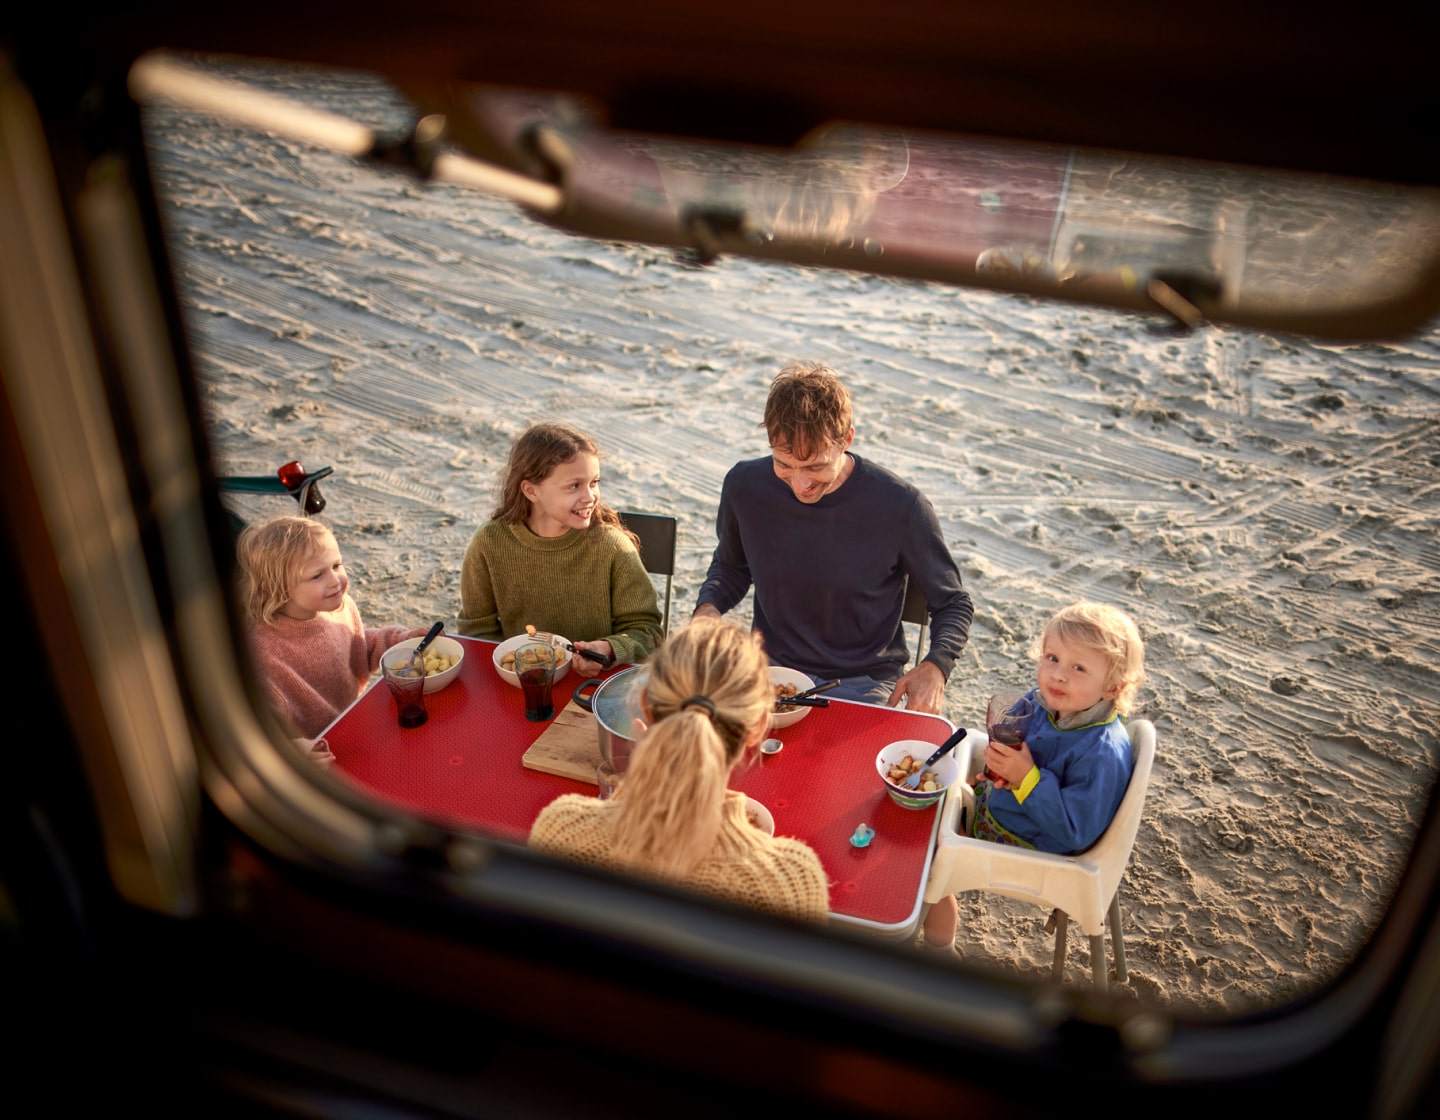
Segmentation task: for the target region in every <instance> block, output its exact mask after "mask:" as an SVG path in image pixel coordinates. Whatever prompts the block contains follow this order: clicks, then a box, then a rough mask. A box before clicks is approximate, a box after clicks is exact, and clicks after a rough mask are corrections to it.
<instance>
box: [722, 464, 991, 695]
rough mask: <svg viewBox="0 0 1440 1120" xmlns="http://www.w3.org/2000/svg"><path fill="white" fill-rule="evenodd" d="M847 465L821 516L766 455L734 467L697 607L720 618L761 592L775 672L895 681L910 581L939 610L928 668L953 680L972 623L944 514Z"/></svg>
mask: <svg viewBox="0 0 1440 1120" xmlns="http://www.w3.org/2000/svg"><path fill="white" fill-rule="evenodd" d="M850 455H851V458H853V459H854V460H855V467H854V470H853V471H852V472H851V474H850V477H849V478H848V479H846V480H845V483H844V485H842V486H841V487H840V489H838V490H836V491H834V492H833V493H830V494H826V495H825V496H824V497H823V498H821V499H820V500H819V501H818V502H815V503H814V504H813V505H807V504H806V503H804V502H802V501H800V500H799V499H797V498H796V497H795V495H794V494H792V493H791V492H790V487H788V486H787V485H786V484H785V483H783V482H781V481H780V479H778V478H777V477H776V476H775V471H774V468H773V466H772V465H771V460H770V457H769V456H768V455H767V456H766V457H765V458H763V459H749V460H746V461H745V462H742V463H736V464H735V466H733V467H731V468H730V473H729V474H727V475H726V476H725V485H724V487H723V489H722V490H721V492H720V512H719V513H718V514H717V515H716V519H715V532H716V535H717V536H718V537H719V544H718V545H717V546H716V549H715V557H714V559H713V560H711V562H710V571H709V573H708V574H707V576H706V579H705V583H704V585H703V586H702V587H701V588H700V595H699V603H701V604H704V603H710V604H712V605H713V606H714V607H715V608H716V609H717V610H719V611H720V612H721V613H722V614H723V613H724V612H725V611H728V610H729V609H730V608H731V607H733V606H735V604H737V603H738V602H740V600H741V599H743V598H744V597H745V592H746V591H748V590H749V588H750V585H751V584H752V583H753V584H754V585H755V627H756V629H758V630H759V631H760V633H761V634H762V635H764V638H765V649H766V652H767V653H768V654H769V656H770V660H771V662H772V663H774V664H776V665H786V666H789V667H790V668H792V669H799V670H800V671H801V672H804V673H809V674H810V675H811V676H812V677H817V678H820V679H828V678H830V677H852V676H862V675H863V676H870V677H875V678H876V679H877V680H885V681H894V680H895V679H896V678H898V677H899V676H900V674H901V673H902V672H903V671H904V667H905V660H906V653H905V637H904V631H903V630H902V628H901V626H900V611H901V608H902V607H903V606H904V595H905V577H906V575H907V573H908V574H909V576H910V578H911V579H913V580H915V581H916V582H917V583H918V584H919V586H920V588H921V590H923V591H924V593H925V601H926V603H927V604H928V605H929V607H930V619H931V624H930V625H931V629H930V649H929V651H928V652H927V653H926V655H925V660H927V661H930V662H933V663H934V664H935V666H936V667H937V668H938V669H939V670H940V672H941V674H942V675H943V676H945V677H949V675H950V668H951V666H952V665H953V664H954V661H955V657H956V656H957V655H958V654H959V652H960V650H961V649H963V648H964V646H965V639H966V637H967V636H968V635H969V633H970V618H971V615H972V614H973V613H974V612H973V607H972V606H971V603H970V596H969V595H968V594H966V592H965V589H964V588H963V587H961V585H960V572H959V570H958V569H957V568H956V567H955V561H954V560H953V559H951V557H950V552H949V550H948V549H947V548H946V547H945V540H944V538H943V537H942V536H941V534H940V525H939V522H937V521H936V520H935V511H934V510H933V509H932V508H931V506H930V503H929V502H928V501H926V500H925V498H924V496H923V495H922V494H921V493H920V491H918V490H916V489H915V487H913V486H911V485H910V484H909V483H907V482H903V481H901V479H899V478H897V477H896V476H895V475H893V474H891V473H890V472H889V471H887V470H885V469H884V468H883V467H877V466H875V465H874V464H872V463H867V462H866V461H865V460H864V459H862V458H861V457H860V456H859V455H856V454H854V452H851V453H850Z"/></svg>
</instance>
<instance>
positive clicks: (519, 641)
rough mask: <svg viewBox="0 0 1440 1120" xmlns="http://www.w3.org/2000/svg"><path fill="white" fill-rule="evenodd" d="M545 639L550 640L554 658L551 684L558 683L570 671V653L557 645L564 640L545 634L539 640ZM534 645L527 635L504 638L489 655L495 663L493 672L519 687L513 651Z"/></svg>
mask: <svg viewBox="0 0 1440 1120" xmlns="http://www.w3.org/2000/svg"><path fill="white" fill-rule="evenodd" d="M545 638H549V639H551V641H552V643H553V644H552V645H551V647H550V648H551V650H552V656H553V657H554V658H555V676H554V677H553V678H552V683H553V681H558V680H559V679H560V678H561V677H563V676H564V675H565V674H566V673H568V672H569V671H570V651H569V650H567V649H565V648H564V647H563V646H561V645H559V644H558V643H559V642H563V641H564V640H565V639H564V638H560V637H558V636H557V635H554V634H547V635H544V637H542V638H541V641H542V643H543V642H544V640H545ZM534 643H535V639H534V638H532V637H531V636H530V635H529V634H516V635H515V636H514V637H513V638H506V639H505V640H504V641H503V642H501V643H500V644H499V645H498V646H496V647H495V652H494V653H493V654H492V655H491V660H493V661H494V662H495V671H496V672H497V673H499V674H500V676H501V677H502V678H503V679H504V680H505V681H506V682H507V683H509V684H512V685H514V686H515V687H516V688H519V687H520V678H519V677H518V676H516V675H515V651H516V650H518V649H519V648H520V647H521V646H523V645H526V644H530V645H534Z"/></svg>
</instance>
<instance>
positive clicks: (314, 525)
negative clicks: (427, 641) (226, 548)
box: [237, 517, 425, 738]
mask: <svg viewBox="0 0 1440 1120" xmlns="http://www.w3.org/2000/svg"><path fill="white" fill-rule="evenodd" d="M237 548H238V551H239V560H240V577H241V587H242V594H243V596H244V604H245V614H246V617H247V619H248V621H249V623H250V645H251V649H252V650H253V652H254V655H255V661H256V663H257V664H258V665H259V667H260V673H261V677H262V679H263V681H264V686H265V692H266V694H267V695H268V696H269V698H270V702H271V703H272V704H273V705H274V707H275V710H276V711H277V712H279V713H280V715H281V717H282V718H283V719H284V720H285V721H286V722H287V723H288V724H289V725H290V726H291V727H292V728H293V729H294V731H295V733H296V734H297V735H301V736H304V737H306V738H313V737H314V736H316V735H318V734H320V732H321V731H323V730H324V729H325V727H327V726H328V725H329V724H330V722H331V721H332V720H334V719H335V717H336V716H338V715H339V714H340V713H341V712H342V711H344V710H345V709H346V708H347V707H349V706H350V705H351V704H352V703H354V701H355V698H356V697H357V696H359V695H360V690H361V689H363V688H364V687H365V682H366V681H368V680H369V679H370V674H371V673H373V672H375V671H377V670H378V669H379V667H380V655H381V654H382V653H384V652H385V651H386V650H387V649H389V648H390V647H391V646H393V645H394V644H395V643H396V642H403V641H404V640H405V639H406V638H414V637H417V636H419V635H421V634H424V633H425V628H424V627H423V626H422V627H417V628H414V629H407V628H405V627H403V626H380V627H375V628H372V629H366V628H365V625H364V624H363V623H362V622H361V621H360V611H359V609H358V608H357V607H356V606H355V601H354V600H353V599H351V598H350V595H349V594H348V591H349V587H350V577H349V576H348V575H346V574H345V562H344V561H343V560H341V559H340V546H339V545H337V544H336V543H335V537H334V535H333V534H332V533H331V532H330V530H329V529H327V528H326V527H325V526H324V525H322V524H320V522H318V521H312V520H311V519H310V518H307V517H276V518H273V519H272V520H270V521H265V522H262V523H260V524H257V525H251V526H249V527H248V528H247V529H245V531H244V532H243V533H241V534H240V541H239V544H238V546H237Z"/></svg>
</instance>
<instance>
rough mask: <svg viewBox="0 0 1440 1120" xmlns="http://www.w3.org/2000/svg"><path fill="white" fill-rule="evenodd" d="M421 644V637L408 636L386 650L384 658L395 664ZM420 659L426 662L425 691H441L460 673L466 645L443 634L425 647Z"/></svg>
mask: <svg viewBox="0 0 1440 1120" xmlns="http://www.w3.org/2000/svg"><path fill="white" fill-rule="evenodd" d="M419 644H420V639H419V638H406V639H405V640H404V641H403V642H396V643H395V644H394V645H393V646H391V647H390V648H389V649H387V650H386V651H385V655H384V659H385V661H387V662H389V663H390V664H392V665H393V664H394V663H395V661H396V659H397V658H399V659H402V660H403V659H404V658H408V657H409V656H410V651H411V650H413V649H414V648H415V647H416V646H418V645H419ZM420 660H421V661H423V662H425V691H426V692H439V691H440V690H441V689H442V688H444V687H445V686H446V685H447V684H449V683H450V682H451V681H453V680H454V679H455V678H456V677H458V676H459V675H460V662H462V661H464V660H465V647H464V645H463V644H461V643H460V642H457V641H456V640H455V639H454V638H447V637H446V636H445V635H444V634H441V635H439V636H438V637H436V639H435V640H434V641H433V642H431V643H430V644H429V645H428V646H426V647H425V652H424V653H422V654H421V655H420Z"/></svg>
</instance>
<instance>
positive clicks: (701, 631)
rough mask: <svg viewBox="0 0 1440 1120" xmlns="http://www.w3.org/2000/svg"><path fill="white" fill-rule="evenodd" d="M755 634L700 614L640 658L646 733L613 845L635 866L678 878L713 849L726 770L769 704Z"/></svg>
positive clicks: (623, 793)
mask: <svg viewBox="0 0 1440 1120" xmlns="http://www.w3.org/2000/svg"><path fill="white" fill-rule="evenodd" d="M767 667H768V662H767V661H766V659H765V654H764V652H763V650H762V649H761V648H760V640H759V638H758V636H756V635H754V634H751V633H750V632H748V631H745V630H742V629H740V628H739V627H738V626H735V625H734V624H732V623H728V622H722V621H720V620H718V619H709V618H701V619H696V620H695V621H693V622H692V623H691V624H690V625H689V626H687V627H686V628H685V629H684V630H680V631H678V632H677V633H674V634H672V635H670V637H669V638H668V639H666V641H665V642H664V643H662V644H661V646H660V648H659V649H657V650H656V651H655V653H654V654H652V655H651V657H650V660H649V661H648V662H647V668H648V669H649V674H650V676H649V679H648V681H647V682H646V685H645V702H646V707H647V709H648V711H649V713H650V717H651V725H650V729H649V730H648V731H646V732H645V734H644V736H643V737H642V738H641V740H640V742H639V743H638V744H637V745H636V747H635V751H634V753H633V754H632V755H631V756H630V765H629V767H628V768H627V770H626V773H625V780H624V782H623V783H622V784H621V786H620V790H619V792H618V793H617V794H616V800H617V801H618V802H619V805H618V806H617V811H618V817H617V820H616V825H615V849H616V852H617V853H618V854H619V856H620V858H621V859H622V860H623V861H624V862H625V863H626V864H628V865H630V866H631V867H634V868H635V869H636V870H643V871H649V872H653V873H656V874H663V875H683V874H685V873H686V872H687V871H689V870H690V869H691V868H693V867H694V866H695V865H696V864H697V863H699V862H700V860H701V859H703V858H704V857H705V855H706V853H707V852H709V851H710V849H711V848H712V847H713V846H714V844H715V840H716V837H717V836H718V835H719V832H720V823H721V814H722V812H723V811H724V802H725V788H726V785H727V784H728V782H729V778H730V771H731V769H733V767H734V766H735V763H736V762H738V761H739V759H740V756H741V755H742V753H743V752H744V750H745V748H746V747H747V746H750V745H752V744H753V741H754V739H755V738H756V734H757V732H758V731H759V730H760V729H762V728H763V726H764V720H765V717H766V713H767V712H769V710H770V709H771V707H772V706H773V705H774V702H775V694H774V691H773V689H772V688H771V686H770V677H769V673H768V672H767Z"/></svg>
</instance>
